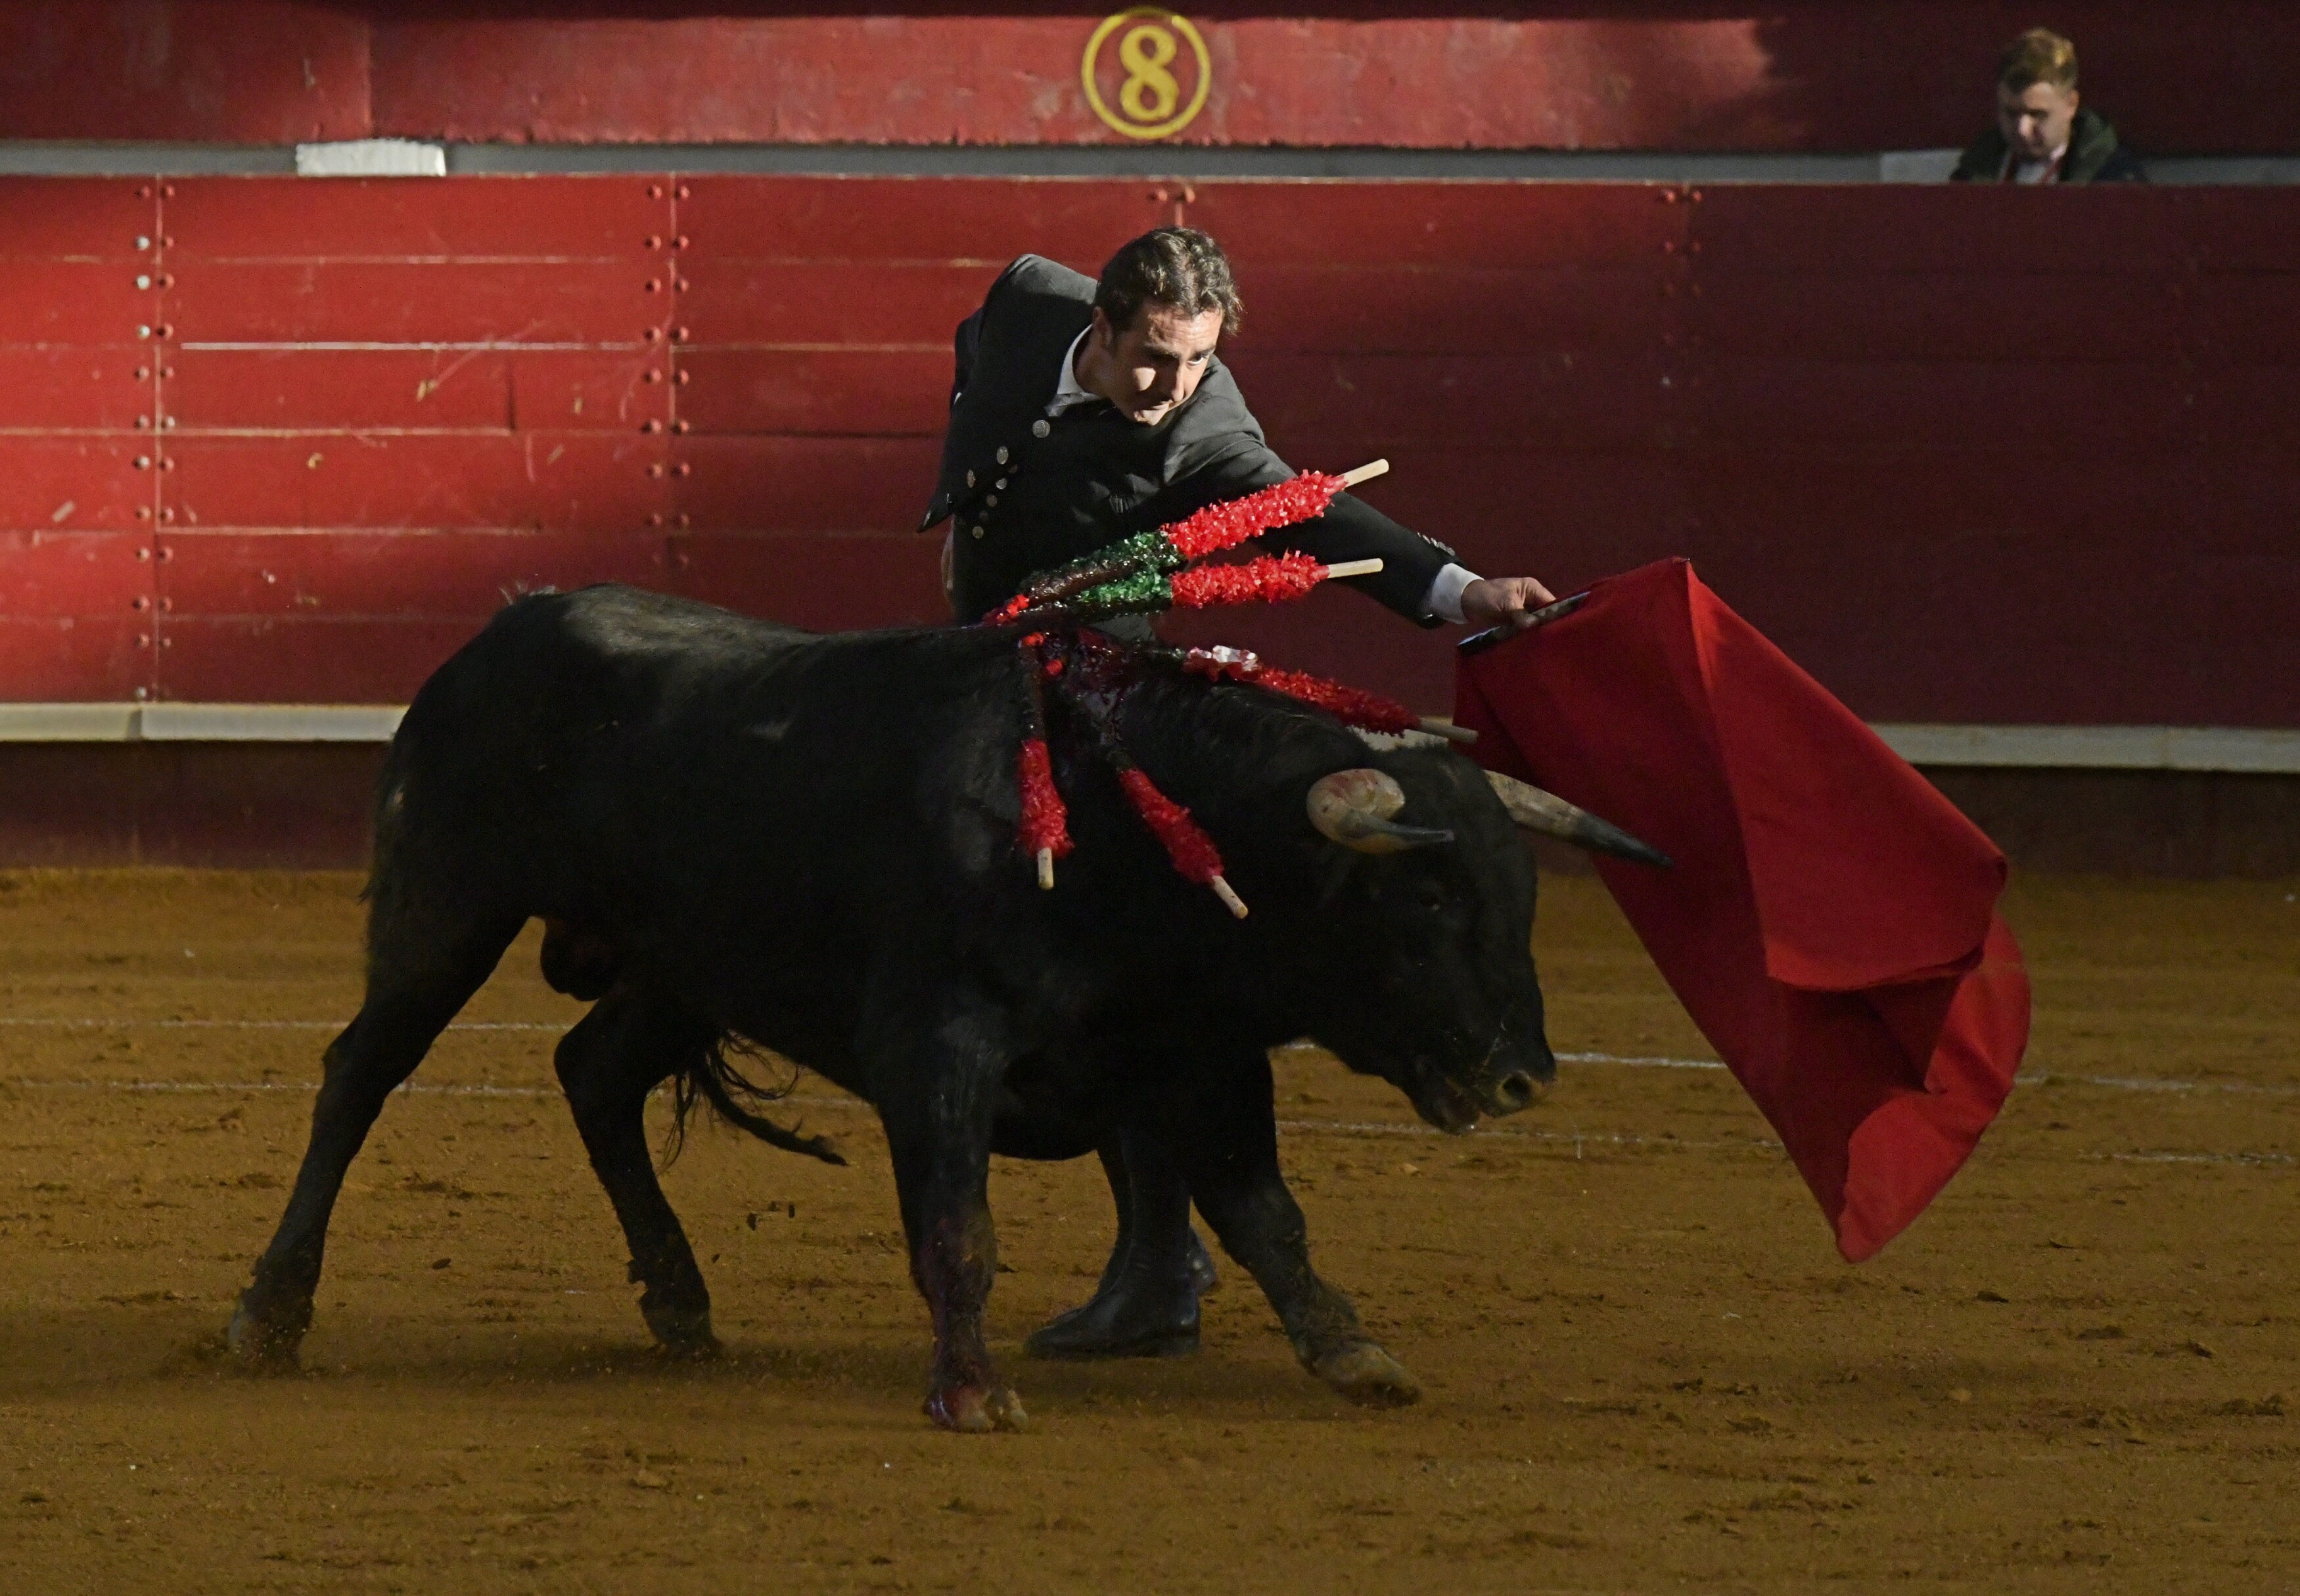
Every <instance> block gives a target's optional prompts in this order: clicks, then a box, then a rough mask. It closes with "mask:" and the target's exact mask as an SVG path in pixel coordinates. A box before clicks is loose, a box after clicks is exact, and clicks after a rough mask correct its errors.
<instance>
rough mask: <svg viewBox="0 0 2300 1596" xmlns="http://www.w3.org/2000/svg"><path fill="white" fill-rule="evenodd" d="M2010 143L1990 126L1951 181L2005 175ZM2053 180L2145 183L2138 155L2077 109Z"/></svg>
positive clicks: (1975, 180)
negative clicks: (2058, 170)
mask: <svg viewBox="0 0 2300 1596" xmlns="http://www.w3.org/2000/svg"><path fill="white" fill-rule="evenodd" d="M2010 147H2011V146H2010V145H2007V144H2006V143H2005V139H2004V130H2003V129H1999V128H1991V129H1988V132H1986V133H1983V134H1982V135H1981V136H1980V137H1979V138H1978V139H1976V140H1974V141H1973V145H1972V147H1971V149H1969V150H1967V151H1965V152H1964V158H1963V160H1961V161H1959V162H1957V163H1956V170H1955V171H1954V172H1952V173H1950V174H1949V181H1950V182H1952V183H1994V182H1996V181H1998V180H1999V179H2002V178H2003V177H2004V157H2005V154H2006V153H2007V151H2008V150H2009V149H2010ZM2053 180H2054V182H2056V183H2146V181H2147V180H2148V173H2147V172H2146V170H2144V169H2143V168H2142V166H2141V164H2140V158H2139V157H2138V155H2135V154H2133V153H2132V152H2131V151H2130V150H2128V149H2126V148H2125V147H2124V146H2123V145H2121V144H2119V143H2118V142H2117V141H2116V129H2114V128H2112V127H2111V126H2109V125H2108V123H2107V122H2105V121H2103V120H2102V119H2101V118H2100V117H2099V116H2098V115H2096V113H2094V112H2089V111H2086V110H2082V109H2079V111H2078V112H2077V114H2076V121H2075V122H2074V124H2073V125H2071V127H2070V129H2069V154H2068V158H2067V159H2066V160H2064V161H2063V162H2061V171H2060V175H2059V176H2058V177H2057V178H2055V179H2053Z"/></svg>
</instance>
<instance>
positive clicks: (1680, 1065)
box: [0, 1015, 2300, 1097]
mask: <svg viewBox="0 0 2300 1596" xmlns="http://www.w3.org/2000/svg"><path fill="white" fill-rule="evenodd" d="M348 1023H350V1022H349V1021H346V1020H340V1019H183V1018H132V1017H121V1018H100V1019H99V1018H81V1017H76V1016H71V1015H53V1016H50V1015H0V1028H5V1027H21V1028H27V1029H46V1030H58V1031H112V1030H117V1031H340V1030H342V1029H343V1028H344V1027H345V1026H346V1025H347V1024H348ZM447 1028H448V1029H449V1030H450V1031H482V1032H484V1031H508V1032H521V1031H524V1032H533V1033H537V1034H541V1035H554V1036H558V1035H565V1034H566V1033H567V1031H568V1030H569V1028H570V1027H567V1026H564V1025H561V1024H560V1023H559V1022H557V1021H556V1020H537V1019H468V1020H457V1021H456V1022H455V1023H454V1024H453V1025H451V1026H449V1027H447ZM1308 1046H1309V1044H1308V1043H1290V1044H1289V1045H1288V1047H1286V1048H1281V1049H1279V1052H1290V1051H1292V1050H1293V1049H1295V1048H1303V1049H1307V1048H1308ZM1557 1060H1558V1062H1559V1063H1561V1064H1606V1065H1613V1066H1616V1067H1621V1068H1636V1069H1722V1068H1725V1066H1724V1065H1723V1064H1721V1063H1720V1062H1719V1061H1718V1060H1715V1059H1672V1058H1667V1057H1663V1056H1659V1055H1654V1054H1635V1053H1559V1054H1558V1055H1557ZM2047 1082H2061V1083H2065V1084H2069V1085H2082V1086H2098V1087H2101V1088H2103V1089H2104V1090H2106V1091H2111V1092H2227V1093H2238V1094H2240V1095H2246V1096H2263V1097H2296V1096H2300V1086H2288V1085H2254V1084H2252V1083H2250V1082H2246V1081H2182V1080H2168V1079H2162V1078H2156V1077H2151V1076H2120V1075H2066V1074H2060V1073H2056V1072H2054V1071H2050V1070H2043V1069H2032V1070H2029V1071H2028V1072H2027V1073H2026V1074H2024V1075H2021V1076H2018V1077H2016V1079H2015V1081H2014V1084H2015V1085H2021V1086H2041V1085H2046V1083H2047ZM146 1089H147V1090H151V1091H162V1090H165V1089H166V1088H165V1087H164V1086H163V1085H160V1084H157V1083H155V1084H154V1085H150V1086H149V1087H147V1088H146ZM194 1089H195V1090H196V1089H197V1088H194ZM417 1089H418V1090H421V1089H422V1088H417ZM475 1090H476V1089H475ZM504 1090H506V1091H509V1090H512V1089H511V1088H504Z"/></svg>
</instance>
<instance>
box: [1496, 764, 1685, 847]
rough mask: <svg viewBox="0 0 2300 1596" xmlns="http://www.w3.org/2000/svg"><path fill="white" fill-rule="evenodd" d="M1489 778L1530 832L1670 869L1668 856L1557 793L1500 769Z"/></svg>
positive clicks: (1520, 822) (1514, 818)
mask: <svg viewBox="0 0 2300 1596" xmlns="http://www.w3.org/2000/svg"><path fill="white" fill-rule="evenodd" d="M1486 779H1487V780H1488V781H1489V782H1491V783H1493V784H1494V791H1495V792H1496V794H1499V795H1500V797H1501V801H1502V805H1503V807H1504V808H1505V809H1507V810H1509V817H1510V819H1513V820H1515V821H1516V822H1517V823H1518V824H1519V825H1521V826H1522V827H1525V828H1526V829H1527V830H1528V831H1538V832H1539V833H1541V835H1544V836H1554V837H1555V838H1556V839H1557V840H1558V841H1560V842H1562V843H1571V844H1573V845H1574V846H1575V847H1577V848H1587V849H1588V850H1589V851H1590V852H1593V853H1610V854H1612V855H1613V857H1614V858H1616V859H1633V860H1636V861H1637V862H1638V863H1639V864H1648V865H1654V866H1656V867H1658V868H1659V869H1664V870H1665V869H1669V868H1670V864H1671V860H1670V857H1669V855H1668V854H1666V853H1663V852H1662V851H1661V850H1660V849H1658V848H1652V847H1648V846H1646V844H1643V843H1641V842H1639V841H1638V839H1637V838H1635V837H1633V836H1631V835H1629V833H1628V832H1626V831H1623V830H1622V829H1621V827H1618V826H1615V825H1613V824H1611V823H1610V822H1608V821H1604V820H1601V819H1598V818H1597V817H1596V816H1595V815H1593V814H1591V813H1590V812H1589V811H1588V810H1586V809H1576V808H1575V807H1574V806H1573V805H1572V804H1570V803H1568V802H1565V800H1564V799H1563V798H1560V797H1559V796H1558V795H1557V794H1554V793H1545V792H1543V791H1542V790H1541V789H1540V788H1539V787H1537V786H1531V785H1530V784H1529V783H1526V782H1522V781H1520V780H1518V779H1517V777H1514V776H1504V775H1503V774H1502V773H1501V772H1500V771H1498V770H1488V771H1487V772H1486Z"/></svg>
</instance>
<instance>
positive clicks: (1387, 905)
mask: <svg viewBox="0 0 2300 1596" xmlns="http://www.w3.org/2000/svg"><path fill="white" fill-rule="evenodd" d="M1373 757H1375V758H1377V759H1379V761H1381V762H1380V763H1379V765H1365V766H1358V767H1354V768H1352V769H1344V770H1337V771H1333V772H1332V773H1330V774H1329V775H1326V776H1323V777H1319V778H1317V779H1316V780H1315V781H1313V783H1312V784H1311V786H1310V788H1309V792H1308V794H1307V801H1306V810H1307V814H1308V819H1309V821H1310V824H1311V826H1312V827H1313V828H1314V830H1315V832H1316V833H1317V834H1318V835H1320V836H1321V837H1322V838H1323V839H1325V841H1324V842H1322V843H1321V844H1315V845H1316V846H1319V847H1322V848H1325V849H1326V850H1327V851H1328V852H1327V858H1326V860H1325V863H1324V865H1323V867H1322V873H1323V877H1324V885H1323V889H1322V891H1321V893H1320V894H1319V896H1318V910H1317V913H1318V916H1319V919H1318V921H1317V922H1316V924H1315V925H1314V927H1313V928H1312V929H1311V931H1310V934H1309V940H1311V941H1312V942H1313V943H1315V944H1316V945H1318V946H1319V947H1320V948H1321V949H1322V950H1323V952H1324V955H1325V957H1326V958H1328V959H1329V960H1340V961H1342V963H1343V964H1344V965H1346V968H1329V969H1328V971H1327V974H1328V976H1329V982H1328V985H1327V987H1326V990H1325V993H1324V998H1325V1001H1323V1002H1321V1003H1320V1004H1319V1009H1320V1014H1319V1016H1318V1018H1317V1019H1316V1020H1315V1022H1314V1023H1313V1033H1312V1034H1313V1037H1314V1038H1315V1039H1316V1040H1317V1041H1319V1042H1321V1043H1323V1044H1324V1045H1326V1046H1327V1047H1329V1048H1330V1049H1331V1050H1332V1051H1333V1052H1335V1053H1336V1054H1337V1055H1338V1056H1339V1057H1340V1058H1341V1059H1342V1060H1343V1061H1344V1062H1345V1063H1346V1064H1348V1065H1349V1066H1350V1067H1351V1068H1354V1069H1359V1070H1363V1071H1364V1072H1366V1073H1369V1074H1376V1075H1379V1076H1383V1077H1384V1078H1385V1079H1388V1080H1389V1081H1390V1082H1392V1083H1393V1084H1394V1085H1396V1086H1398V1087H1399V1088H1400V1089H1401V1090H1402V1091H1404V1093H1406V1095H1407V1096H1408V1097H1409V1098H1410V1099H1412V1101H1413V1105H1414V1107H1415V1109H1416V1110H1418V1111H1419V1112H1420V1113H1421V1117H1422V1118H1424V1119H1426V1120H1428V1121H1429V1123H1430V1124H1432V1125H1434V1126H1438V1128H1439V1129H1441V1130H1446V1131H1456V1132H1458V1131H1466V1130H1468V1129H1470V1128H1471V1126H1474V1125H1475V1124H1476V1123H1477V1122H1478V1121H1479V1119H1481V1118H1491V1117H1498V1116H1500V1115H1504V1114H1512V1113H1515V1112H1516V1111H1517V1110H1520V1109H1522V1108H1525V1107H1526V1106H1527V1105H1529V1103H1532V1102H1534V1101H1537V1100H1538V1099H1539V1098H1540V1097H1541V1096H1542V1095H1543V1094H1544V1093H1546V1092H1547V1091H1548V1089H1549V1086H1550V1085H1551V1084H1552V1083H1553V1082H1554V1080H1555V1079H1556V1076H1557V1063H1556V1060H1555V1059H1554V1057H1553V1056H1552V1055H1551V1053H1550V1051H1549V1044H1548V1042H1547V1039H1546V1036H1545V1035H1544V1032H1543V1026H1542V1002H1541V988H1540V985H1539V983H1538V979H1537V978H1536V977H1535V974H1534V968H1533V955H1532V936H1533V911H1534V894H1535V875H1534V869H1533V864H1532V860H1530V859H1529V857H1528V854H1527V852H1526V850H1525V849H1524V848H1523V847H1522V846H1521V845H1520V844H1519V843H1518V841H1517V836H1516V833H1517V830H1518V828H1519V827H1523V828H1524V829H1527V830H1529V831H1534V832H1537V833H1539V834H1541V835H1548V836H1553V837H1557V838H1560V839H1562V840H1563V841H1565V842H1569V843H1571V844H1575V845H1577V846H1579V847H1584V848H1589V849H1594V850H1596V851H1599V852H1608V853H1613V854H1616V855H1618V856H1620V857H1622V858H1628V859H1635V860H1642V861H1644V862H1646V863H1649V864H1662V865H1665V864H1667V863H1668V860H1666V859H1665V858H1663V856H1662V855H1661V854H1659V853H1657V852H1654V850H1653V849H1651V848H1648V847H1646V844H1643V843H1640V842H1638V840H1637V839H1636V838H1634V837H1631V836H1629V835H1627V834H1626V833H1624V832H1622V831H1621V830H1620V829H1618V828H1617V827H1613V826H1609V825H1607V824H1606V823H1605V822H1604V821H1603V820H1601V819H1597V818H1596V816H1594V815H1590V814H1588V813H1587V812H1586V811H1584V810H1579V809H1577V808H1575V807H1574V806H1572V805H1571V804H1569V803H1566V802H1564V801H1563V800H1562V799H1559V798H1557V797H1554V795H1552V794H1547V793H1545V792H1543V791H1541V790H1540V789H1539V788H1538V787H1533V786H1528V785H1527V784H1525V783H1523V782H1520V781H1514V780H1513V779H1511V778H1510V777H1504V776H1498V775H1492V774H1490V773H1486V772H1480V771H1479V770H1478V769H1476V768H1475V767H1474V766H1472V765H1471V763H1470V762H1469V761H1466V760H1463V759H1462V758H1460V757H1459V756H1457V755H1454V754H1450V753H1441V752H1429V751H1421V750H1400V751H1396V752H1388V753H1381V754H1377V755H1375V756H1373Z"/></svg>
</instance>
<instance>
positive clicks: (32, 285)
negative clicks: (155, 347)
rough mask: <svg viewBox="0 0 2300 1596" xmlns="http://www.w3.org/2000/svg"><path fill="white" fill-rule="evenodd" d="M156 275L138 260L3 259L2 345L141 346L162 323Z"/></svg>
mask: <svg viewBox="0 0 2300 1596" xmlns="http://www.w3.org/2000/svg"><path fill="white" fill-rule="evenodd" d="M157 274H158V268H156V267H154V266H153V265H152V264H150V263H149V262H135V261H58V260H45V261H43V260H26V259H23V258H21V257H18V258H14V259H7V258H0V344H113V345H134V344H137V343H140V342H142V341H144V339H145V338H147V337H149V336H150V333H151V330H152V328H154V325H155V324H157V323H158V322H160V321H162V320H164V316H163V314H162V310H161V303H160V302H161V297H162V295H161V294H160V292H159V289H158V287H157V283H158V275H157ZM139 280H141V282H142V283H143V285H144V286H143V287H137V282H138V281H139Z"/></svg>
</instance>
